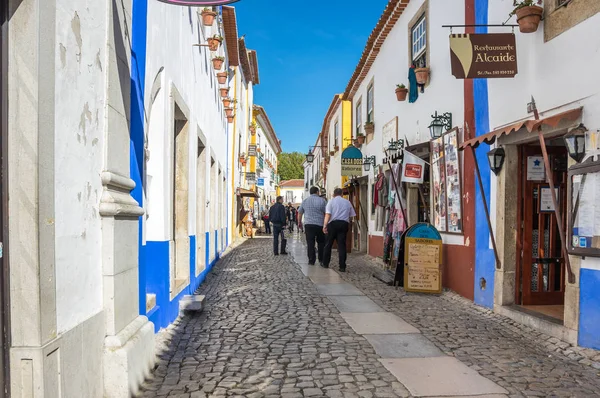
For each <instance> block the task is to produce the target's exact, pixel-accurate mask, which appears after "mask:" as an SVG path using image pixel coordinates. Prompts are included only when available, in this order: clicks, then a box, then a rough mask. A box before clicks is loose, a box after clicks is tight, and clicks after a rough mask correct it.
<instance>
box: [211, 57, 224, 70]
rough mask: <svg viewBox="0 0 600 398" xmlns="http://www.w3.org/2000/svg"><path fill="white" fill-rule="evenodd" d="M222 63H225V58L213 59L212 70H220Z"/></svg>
mask: <svg viewBox="0 0 600 398" xmlns="http://www.w3.org/2000/svg"><path fill="white" fill-rule="evenodd" d="M223 62H225V57H214V58H213V59H212V64H213V68H215V70H221V68H222V67H223Z"/></svg>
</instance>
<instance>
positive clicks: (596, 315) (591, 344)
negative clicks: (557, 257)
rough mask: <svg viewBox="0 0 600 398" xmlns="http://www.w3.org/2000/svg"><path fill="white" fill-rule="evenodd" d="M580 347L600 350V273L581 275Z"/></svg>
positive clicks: (585, 270) (586, 270)
mask: <svg viewBox="0 0 600 398" xmlns="http://www.w3.org/2000/svg"><path fill="white" fill-rule="evenodd" d="M579 280H580V286H579V292H580V304H579V337H578V339H579V341H578V343H579V345H580V346H582V347H588V348H594V349H596V350H600V293H599V292H600V271H597V270H591V269H582V270H581V271H580V273H579Z"/></svg>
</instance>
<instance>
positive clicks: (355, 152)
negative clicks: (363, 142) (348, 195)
mask: <svg viewBox="0 0 600 398" xmlns="http://www.w3.org/2000/svg"><path fill="white" fill-rule="evenodd" d="M362 167H363V156H362V152H361V151H360V149H358V148H357V147H355V146H354V145H350V146H349V147H348V148H346V149H345V150H344V152H342V176H343V177H352V176H360V175H362Z"/></svg>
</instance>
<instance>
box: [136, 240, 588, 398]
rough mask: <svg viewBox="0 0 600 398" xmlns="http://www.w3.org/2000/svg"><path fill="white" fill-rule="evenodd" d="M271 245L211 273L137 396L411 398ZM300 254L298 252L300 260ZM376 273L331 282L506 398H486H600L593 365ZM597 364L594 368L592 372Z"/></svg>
mask: <svg viewBox="0 0 600 398" xmlns="http://www.w3.org/2000/svg"><path fill="white" fill-rule="evenodd" d="M270 244H271V242H270V240H267V239H254V240H250V241H247V242H245V243H244V244H243V245H241V246H240V247H238V248H236V249H235V250H232V251H230V252H229V253H227V255H226V256H224V258H223V259H222V260H221V261H220V262H219V263H218V264H217V265H216V266H215V268H214V271H213V272H212V273H211V274H210V275H209V277H208V278H207V280H206V282H205V283H204V284H203V285H202V286H201V288H200V294H204V295H206V307H205V310H204V312H203V313H202V314H200V315H197V316H193V317H192V316H185V317H182V318H180V319H179V320H178V321H177V322H176V323H175V324H174V325H173V327H172V328H170V329H168V330H167V331H165V332H163V333H162V335H161V339H160V340H159V346H158V349H159V352H158V355H159V361H158V366H157V368H156V369H155V371H154V373H153V376H152V378H151V379H150V380H148V381H147V382H146V384H145V386H144V391H143V392H142V393H141V394H140V396H143V397H164V396H169V397H190V398H192V397H193V398H197V397H210V396H237V397H312V396H315V397H317V396H328V397H351V398H352V397H407V396H411V393H410V392H409V390H407V389H406V388H405V387H404V386H403V385H402V384H401V383H399V382H398V380H397V378H396V377H395V376H394V375H392V374H391V373H390V372H389V371H388V370H387V369H386V368H385V367H384V366H383V364H382V362H381V361H382V359H381V356H380V355H378V354H377V353H376V351H375V349H374V348H373V346H372V345H371V343H369V340H372V339H371V338H370V337H369V340H368V339H367V338H366V337H364V336H361V335H359V334H357V333H356V332H355V330H354V329H353V328H352V327H350V326H349V325H348V323H346V320H345V318H344V317H343V316H342V314H340V311H338V308H337V307H336V306H335V305H334V304H333V303H332V300H333V301H335V297H329V296H326V295H325V294H322V293H323V285H321V284H317V285H315V283H313V281H311V279H309V278H308V277H307V276H305V275H304V274H303V273H302V267H303V266H301V265H300V266H299V265H298V264H296V263H294V261H293V258H292V256H287V257H286V256H278V257H274V256H273V255H272V254H271V251H270V248H271V246H270ZM299 245H301V243H300V242H299V241H296V242H293V243H292V246H295V248H296V256H297V257H298V254H299V253H301V252H302V250H303V249H302V247H300V246H299ZM332 264H335V260H332ZM371 266H372V265H371V263H370V261H369V260H368V258H367V257H362V256H351V257H350V260H349V268H348V269H349V273H347V274H341V275H340V276H338V275H337V274H336V275H335V278H341V279H340V280H339V282H340V283H343V282H347V283H351V284H353V285H354V286H355V287H356V288H358V290H360V291H361V292H360V294H364V295H365V296H366V297H368V298H370V299H371V300H373V301H374V302H375V303H376V304H377V305H378V306H380V307H381V308H382V309H383V310H384V311H388V312H391V313H393V314H396V315H398V316H399V317H401V318H402V319H403V320H405V321H406V322H408V323H409V324H411V325H412V326H414V327H415V328H417V329H419V331H420V333H421V335H422V336H424V337H426V338H427V339H428V340H430V341H431V342H432V343H433V345H435V346H436V347H437V348H436V349H439V350H441V351H442V352H443V353H444V354H447V355H448V356H451V357H455V358H457V359H458V360H460V361H461V362H462V363H464V364H466V365H468V366H469V367H470V369H471V370H474V371H476V372H478V373H479V375H481V376H485V378H487V379H489V380H491V381H493V382H495V383H496V384H497V385H498V386H501V387H503V388H504V389H505V390H506V392H508V395H488V396H494V397H500V396H511V397H513V396H514V397H522V396H566V397H600V375H599V372H600V371H599V370H597V369H595V368H593V367H592V366H584V365H583V364H580V363H579V362H578V361H584V360H586V359H587V357H584V355H582V353H581V351H580V350H578V349H574V348H572V347H568V346H564V343H561V342H559V341H554V340H553V339H551V338H549V337H547V336H544V335H541V334H539V333H536V332H534V331H532V330H530V329H528V328H524V327H519V326H515V325H514V324H512V323H511V321H509V320H508V319H506V318H504V317H501V316H499V315H496V314H493V313H491V312H488V311H484V310H482V309H479V308H477V307H475V306H474V305H473V304H472V303H469V302H465V301H463V300H462V299H460V298H459V297H457V296H455V295H453V294H451V293H446V294H444V295H442V296H441V297H434V296H424V295H412V294H411V295H407V294H405V293H404V292H403V291H402V290H401V289H395V288H393V287H389V286H386V285H384V284H383V283H381V282H379V281H378V280H376V279H374V278H372V277H371V272H372V270H371V269H370V267H371ZM332 272H333V271H332ZM319 278H321V277H319ZM313 280H316V283H321V280H320V279H315V278H314V277H313ZM318 289H320V290H321V292H320V290H318ZM344 316H345V317H346V319H347V314H345V315H344ZM367 337H368V336H367ZM569 355H571V358H569V357H568V356H569ZM590 355H591V354H590ZM598 359H600V358H596V359H594V358H593V357H592V359H587V360H588V361H590V362H589V364H591V365H594V366H597V364H595V363H594V361H597V360H598ZM479 375H478V377H479ZM435 382H436V381H435V380H432V381H431V383H435ZM479 396H482V395H479Z"/></svg>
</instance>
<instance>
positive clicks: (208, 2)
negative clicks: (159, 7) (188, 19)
mask: <svg viewBox="0 0 600 398" xmlns="http://www.w3.org/2000/svg"><path fill="white" fill-rule="evenodd" d="M158 1H162V2H163V3H167V4H173V5H176V6H186V7H210V6H224V5H226V4H231V3H237V2H238V1H239V0H158Z"/></svg>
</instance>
